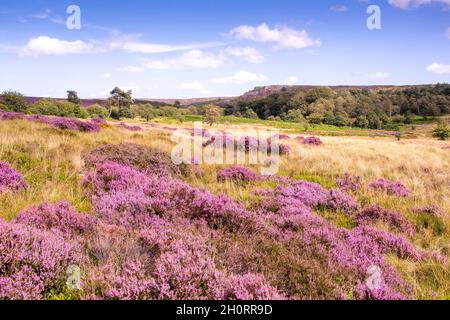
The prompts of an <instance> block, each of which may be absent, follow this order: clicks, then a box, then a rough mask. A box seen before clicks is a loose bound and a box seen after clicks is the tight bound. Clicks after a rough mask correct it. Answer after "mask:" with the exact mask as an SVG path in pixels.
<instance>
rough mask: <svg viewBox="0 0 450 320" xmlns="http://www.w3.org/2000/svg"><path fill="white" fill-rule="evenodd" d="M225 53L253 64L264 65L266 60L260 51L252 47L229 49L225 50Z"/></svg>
mask: <svg viewBox="0 0 450 320" xmlns="http://www.w3.org/2000/svg"><path fill="white" fill-rule="evenodd" d="M225 52H226V53H227V54H228V55H230V56H232V57H239V58H243V59H244V60H246V61H248V62H251V63H262V62H264V59H265V58H264V56H263V55H262V54H261V53H259V52H258V50H256V49H255V48H251V47H245V48H241V47H228V48H226V49H225Z"/></svg>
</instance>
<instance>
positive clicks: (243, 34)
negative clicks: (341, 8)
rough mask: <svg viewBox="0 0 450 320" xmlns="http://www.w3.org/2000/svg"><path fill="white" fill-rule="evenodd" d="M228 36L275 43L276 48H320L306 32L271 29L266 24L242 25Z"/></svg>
mask: <svg viewBox="0 0 450 320" xmlns="http://www.w3.org/2000/svg"><path fill="white" fill-rule="evenodd" d="M230 35H231V36H233V37H235V38H236V39H239V40H250V41H256V42H269V43H275V44H276V48H279V49H282V48H297V49H302V48H307V47H311V46H320V45H321V42H320V40H317V39H312V38H311V37H310V36H309V34H308V32H306V30H296V29H291V28H288V27H275V28H273V29H271V28H270V27H269V26H268V25H267V24H261V25H259V26H257V27H254V26H248V25H242V26H239V27H236V28H234V29H233V30H231V31H230Z"/></svg>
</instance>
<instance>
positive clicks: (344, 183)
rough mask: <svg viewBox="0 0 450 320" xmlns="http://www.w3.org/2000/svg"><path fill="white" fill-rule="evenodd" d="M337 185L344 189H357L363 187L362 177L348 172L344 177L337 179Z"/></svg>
mask: <svg viewBox="0 0 450 320" xmlns="http://www.w3.org/2000/svg"><path fill="white" fill-rule="evenodd" d="M336 185H337V186H338V187H339V189H341V190H344V191H356V190H358V189H359V188H361V177H358V176H352V175H351V174H349V173H346V174H345V175H344V176H343V177H341V178H339V179H337V180H336Z"/></svg>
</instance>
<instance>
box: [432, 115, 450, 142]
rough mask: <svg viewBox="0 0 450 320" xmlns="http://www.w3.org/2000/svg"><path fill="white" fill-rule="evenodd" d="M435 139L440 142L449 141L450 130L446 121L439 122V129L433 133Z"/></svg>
mask: <svg viewBox="0 0 450 320" xmlns="http://www.w3.org/2000/svg"><path fill="white" fill-rule="evenodd" d="M433 137H435V138H438V139H439V140H447V139H448V138H449V137H450V129H449V128H448V127H447V123H446V122H445V121H443V120H441V121H439V123H438V125H437V128H436V129H435V130H434V131H433Z"/></svg>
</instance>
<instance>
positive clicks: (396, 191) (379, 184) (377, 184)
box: [369, 179, 411, 197]
mask: <svg viewBox="0 0 450 320" xmlns="http://www.w3.org/2000/svg"><path fill="white" fill-rule="evenodd" d="M369 188H370V189H372V190H380V191H383V192H386V193H387V194H391V195H395V196H398V197H409V196H410V195H411V190H409V189H408V188H406V187H405V186H404V185H403V184H402V183H401V182H395V181H390V180H387V179H378V180H377V181H374V182H372V183H371V184H370V185H369Z"/></svg>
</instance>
